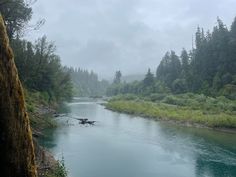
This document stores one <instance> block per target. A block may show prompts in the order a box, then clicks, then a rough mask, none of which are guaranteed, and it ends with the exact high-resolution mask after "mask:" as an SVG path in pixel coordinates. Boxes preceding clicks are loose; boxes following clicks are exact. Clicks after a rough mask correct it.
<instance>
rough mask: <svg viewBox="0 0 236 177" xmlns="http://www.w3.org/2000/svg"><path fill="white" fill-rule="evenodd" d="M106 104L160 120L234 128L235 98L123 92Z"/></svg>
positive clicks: (235, 120)
mask: <svg viewBox="0 0 236 177" xmlns="http://www.w3.org/2000/svg"><path fill="white" fill-rule="evenodd" d="M106 108H108V109H111V110H114V111H118V112H123V113H128V114H133V115H138V116H143V117H151V118H155V119H161V120H172V121H177V122H180V123H186V124H192V125H194V124H197V125H202V126H207V127H212V128H230V129H236V103H235V100H228V99H226V98H225V97H218V98H211V97H206V96H204V95H194V94H182V95H158V94H155V95H152V96H149V97H137V96H134V95H125V96H118V97H115V98H113V99H111V100H110V101H109V102H108V103H107V104H106Z"/></svg>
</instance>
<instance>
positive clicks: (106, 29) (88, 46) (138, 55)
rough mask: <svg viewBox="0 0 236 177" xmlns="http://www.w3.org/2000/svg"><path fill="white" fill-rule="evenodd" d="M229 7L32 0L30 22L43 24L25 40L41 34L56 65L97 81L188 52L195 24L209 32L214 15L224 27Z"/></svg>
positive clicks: (162, 1) (167, 0) (197, 1)
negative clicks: (57, 61)
mask: <svg viewBox="0 0 236 177" xmlns="http://www.w3.org/2000/svg"><path fill="white" fill-rule="evenodd" d="M235 8H236V0H38V2H37V3H36V4H34V6H33V9H34V15H33V19H32V22H31V23H32V24H33V23H35V21H37V20H38V19H40V18H45V19H46V23H45V25H44V26H43V27H42V28H40V30H39V31H33V32H31V33H30V34H29V37H28V38H29V39H30V40H35V39H36V38H38V37H41V36H43V35H44V34H45V35H47V37H48V39H49V40H52V41H54V42H55V44H56V45H57V53H58V54H59V55H60V56H61V60H62V64H64V65H67V66H74V67H81V68H83V69H88V70H94V71H95V72H96V73H98V74H99V76H100V77H103V78H110V77H113V75H114V72H115V70H121V71H122V73H123V75H128V74H135V73H145V72H146V71H147V69H148V68H149V67H150V68H151V69H152V70H153V71H154V69H156V67H157V65H158V64H159V62H160V60H161V58H162V56H163V55H164V53H165V52H166V51H167V50H175V51H176V52H177V53H179V52H180V50H181V49H182V48H183V47H185V48H186V49H188V50H189V49H190V48H191V44H192V35H193V34H194V33H195V31H196V27H197V26H198V25H200V26H201V27H204V29H212V27H213V26H214V25H215V24H216V18H217V16H219V17H220V18H221V19H222V20H223V21H224V23H226V24H227V26H229V25H230V24H231V22H232V21H233V19H234V17H235V16H236V10H235ZM27 35H28V34H27Z"/></svg>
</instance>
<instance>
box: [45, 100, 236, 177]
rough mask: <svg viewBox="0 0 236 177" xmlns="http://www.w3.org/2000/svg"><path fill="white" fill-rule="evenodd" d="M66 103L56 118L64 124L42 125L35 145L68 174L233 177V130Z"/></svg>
mask: <svg viewBox="0 0 236 177" xmlns="http://www.w3.org/2000/svg"><path fill="white" fill-rule="evenodd" d="M68 107H69V109H70V110H69V114H68V116H63V117H61V118H58V121H59V122H65V124H66V125H64V126H61V127H60V128H57V129H56V130H55V129H54V130H46V131H45V134H46V137H45V138H43V139H42V140H41V145H43V146H44V147H46V148H48V149H49V150H50V151H51V152H52V153H53V154H54V155H55V156H56V157H57V158H59V159H61V158H62V156H63V157H64V159H65V165H66V167H67V169H68V170H69V174H70V176H72V177H236V134H230V133H223V132H218V131H213V130H208V129H199V128H189V127H182V126H179V125H174V124H170V123H167V122H160V121H154V120H151V119H144V118H140V117H135V116H130V115H126V114H120V113H116V112H112V111H109V110H106V109H105V108H104V106H101V105H100V104H98V103H97V102H96V101H86V100H77V101H75V102H73V103H69V104H68ZM75 117H86V118H88V119H89V120H95V121H97V122H96V124H95V125H94V126H83V125H79V124H78V121H77V120H75V119H72V118H75ZM67 124H68V125H67Z"/></svg>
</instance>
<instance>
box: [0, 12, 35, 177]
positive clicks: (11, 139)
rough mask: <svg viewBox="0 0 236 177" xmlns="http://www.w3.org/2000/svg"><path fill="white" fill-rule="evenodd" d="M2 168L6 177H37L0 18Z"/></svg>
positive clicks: (20, 93) (22, 103) (21, 99)
mask: <svg viewBox="0 0 236 177" xmlns="http://www.w3.org/2000/svg"><path fill="white" fill-rule="evenodd" d="M0 157H1V158H0V165H1V169H2V170H1V176H4V177H36V176H37V174H36V166H35V155H34V146H33V141H32V132H31V129H30V124H29V118H28V115H27V112H26V108H25V100H24V95H23V91H22V86H21V82H20V80H19V77H18V73H17V69H16V67H15V63H14V56H13V52H12V49H11V47H10V45H9V39H8V37H7V33H6V27H5V25H4V21H3V19H2V17H1V16H0Z"/></svg>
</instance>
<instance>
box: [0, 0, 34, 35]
mask: <svg viewBox="0 0 236 177" xmlns="http://www.w3.org/2000/svg"><path fill="white" fill-rule="evenodd" d="M29 2H30V1H28V2H27V1H25V0H2V1H1V2H0V12H1V14H2V16H3V18H4V20H5V22H6V26H7V32H8V35H9V38H10V39H12V38H13V36H14V35H15V34H16V33H20V32H21V31H22V30H23V29H24V27H25V26H26V24H27V22H29V20H30V19H31V16H32V8H31V7H30V3H29Z"/></svg>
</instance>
